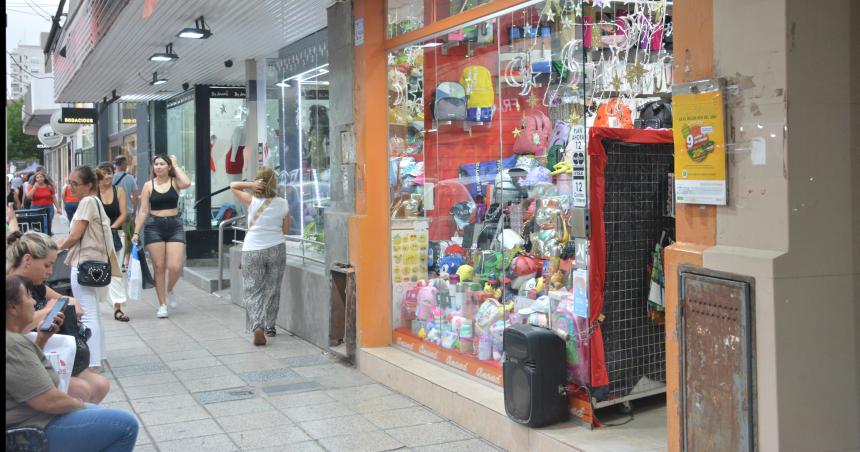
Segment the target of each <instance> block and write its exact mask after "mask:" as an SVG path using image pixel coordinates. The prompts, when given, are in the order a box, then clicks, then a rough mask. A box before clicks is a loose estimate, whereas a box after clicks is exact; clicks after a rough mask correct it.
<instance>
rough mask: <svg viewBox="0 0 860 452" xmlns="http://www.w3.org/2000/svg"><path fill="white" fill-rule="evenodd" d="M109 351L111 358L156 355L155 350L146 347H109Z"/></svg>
mask: <svg viewBox="0 0 860 452" xmlns="http://www.w3.org/2000/svg"><path fill="white" fill-rule="evenodd" d="M107 350H108V353H110V354H111V356H125V357H131V356H146V355H152V354H154V353H155V351H154V350H153V349H151V348H149V347H148V346H146V345H134V346H129V347H117V346H114V345H108V347H107Z"/></svg>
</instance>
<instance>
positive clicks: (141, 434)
mask: <svg viewBox="0 0 860 452" xmlns="http://www.w3.org/2000/svg"><path fill="white" fill-rule="evenodd" d="M137 425H138V430H137V440H135V442H134V449H135V450H138V446H143V445H145V444H152V438H150V437H149V434H148V433H146V429H144V428H143V425H142V424H140V423H139V422H138V424H137Z"/></svg>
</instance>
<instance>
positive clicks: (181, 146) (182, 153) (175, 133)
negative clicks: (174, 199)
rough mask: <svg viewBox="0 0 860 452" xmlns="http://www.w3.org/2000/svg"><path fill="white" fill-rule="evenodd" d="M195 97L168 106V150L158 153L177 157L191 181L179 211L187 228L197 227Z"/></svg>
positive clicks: (180, 199) (185, 97)
mask: <svg viewBox="0 0 860 452" xmlns="http://www.w3.org/2000/svg"><path fill="white" fill-rule="evenodd" d="M194 131H195V128H194V96H183V97H180V98H178V99H176V100H174V101H171V102H168V105H167V149H165V150H160V151H158V152H162V153H167V151H168V150H169V153H170V154H173V155H176V160H177V162H178V163H179V165H180V166H182V168H183V169H184V170H185V174H187V175H188V177H189V178H190V179H191V186H190V187H188V188H187V189H185V190H182V192H181V194H180V197H179V211H180V212H181V215H182V223H183V224H184V225H185V226H190V227H194V226H196V225H197V218H196V216H195V215H196V209H195V208H194V202H195V199H196V188H195V184H194V181H195V180H197V179H196V176H195V174H196V167H195V162H196V155H195V151H194V150H195V147H194V136H195V133H194Z"/></svg>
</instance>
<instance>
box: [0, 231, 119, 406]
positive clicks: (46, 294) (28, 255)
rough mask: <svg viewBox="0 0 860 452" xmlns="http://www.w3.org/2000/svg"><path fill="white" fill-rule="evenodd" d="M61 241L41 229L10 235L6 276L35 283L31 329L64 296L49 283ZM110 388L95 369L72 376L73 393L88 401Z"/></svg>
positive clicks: (77, 308) (78, 309)
mask: <svg viewBox="0 0 860 452" xmlns="http://www.w3.org/2000/svg"><path fill="white" fill-rule="evenodd" d="M56 260H57V244H56V243H55V242H54V240H53V239H52V238H50V237H48V236H47V235H45V234H42V233H41V232H36V231H30V232H26V233H23V234H22V233H21V232H20V231H19V232H14V233H12V234H10V235H9V236H8V237H7V238H6V276H12V275H15V276H20V277H23V278H27V279H28V280H29V281H30V282H31V286H30V287H31V290H30V295H31V296H32V297H33V299H34V300H35V301H36V306H35V309H36V312H35V313H34V315H33V320H32V321H31V322H30V324H29V325H27V327H26V330H27V331H31V330H33V328H36V326H37V325H39V324H40V322H42V321H43V320H44V319H45V317H46V316H47V314H48V312H49V311H50V310H51V308H53V307H54V304H55V303H56V302H57V300H59V299H60V298H61V297H62V295H60V294H59V293H57V292H56V291H54V290H53V289H51V288H50V287H48V286H47V285H46V284H45V280H46V279H48V277H49V276H51V273H53V270H54V262H56ZM69 304H70V305H72V306H74V307H75V313H76V314H77V315H78V317H79V318H80V317H81V316H82V315H83V313H84V311H83V308H81V305H80V303H78V300H76V299H74V298H69ZM109 390H110V382H108V380H107V378H105V377H103V376H101V375H99V374H98V373H96V372H95V371H93V370H92V369H84V370H83V371H81V372H80V373H78V374H76V375H75V374H73V375H72V380H71V384H70V385H69V394H72V395H74V396H75V397H78V398H80V399H83V400H84V401H86V402H91V403H99V402H101V401H102V399H104V398H105V396H106V395H107V393H108V391H109Z"/></svg>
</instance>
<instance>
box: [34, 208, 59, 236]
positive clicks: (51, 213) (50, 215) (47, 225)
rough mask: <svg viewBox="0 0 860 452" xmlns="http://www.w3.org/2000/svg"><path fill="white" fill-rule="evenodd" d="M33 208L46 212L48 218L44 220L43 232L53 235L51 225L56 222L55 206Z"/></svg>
mask: <svg viewBox="0 0 860 452" xmlns="http://www.w3.org/2000/svg"><path fill="white" fill-rule="evenodd" d="M31 207H32V208H33V209H42V211H43V212H45V214H46V216H45V218H44V219H43V220H42V232H44V233H45V234H48V235H51V223H53V221H54V205H53V204H51V205H47V206H33V205H31Z"/></svg>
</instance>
